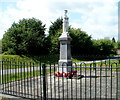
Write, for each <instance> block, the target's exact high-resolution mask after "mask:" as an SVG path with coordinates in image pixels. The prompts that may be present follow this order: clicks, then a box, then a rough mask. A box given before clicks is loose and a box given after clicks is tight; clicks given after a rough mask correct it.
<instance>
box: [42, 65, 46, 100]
mask: <svg viewBox="0 0 120 100" xmlns="http://www.w3.org/2000/svg"><path fill="white" fill-rule="evenodd" d="M42 68H43V100H46V65H45V64H43V65H42Z"/></svg>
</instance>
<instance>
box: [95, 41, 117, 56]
mask: <svg viewBox="0 0 120 100" xmlns="http://www.w3.org/2000/svg"><path fill="white" fill-rule="evenodd" d="M93 45H94V47H95V50H96V53H97V54H99V55H110V54H114V53H115V52H114V42H113V41H112V40H109V39H100V40H93Z"/></svg>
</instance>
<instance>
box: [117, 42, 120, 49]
mask: <svg viewBox="0 0 120 100" xmlns="http://www.w3.org/2000/svg"><path fill="white" fill-rule="evenodd" d="M117 48H118V49H120V41H118V42H117Z"/></svg>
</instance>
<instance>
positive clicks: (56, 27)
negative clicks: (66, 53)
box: [48, 18, 63, 54]
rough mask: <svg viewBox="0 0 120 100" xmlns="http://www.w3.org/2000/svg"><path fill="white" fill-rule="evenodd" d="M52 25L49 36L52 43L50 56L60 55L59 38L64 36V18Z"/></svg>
mask: <svg viewBox="0 0 120 100" xmlns="http://www.w3.org/2000/svg"><path fill="white" fill-rule="evenodd" d="M51 23H52V25H51V26H50V27H49V36H48V39H49V40H50V41H51V42H50V45H51V46H50V47H51V48H50V49H49V51H50V54H58V53H59V40H58V38H59V36H60V35H61V34H62V23H63V21H62V18H58V19H57V20H56V21H54V22H51Z"/></svg>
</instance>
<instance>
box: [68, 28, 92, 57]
mask: <svg viewBox="0 0 120 100" xmlns="http://www.w3.org/2000/svg"><path fill="white" fill-rule="evenodd" d="M69 34H70V36H71V38H72V39H73V40H72V42H71V49H72V54H73V55H81V54H82V55H83V54H85V55H86V54H89V55H90V54H93V52H92V44H93V43H92V40H91V36H89V35H88V34H86V32H84V31H81V29H80V28H78V29H74V28H71V27H70V28H69Z"/></svg>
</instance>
